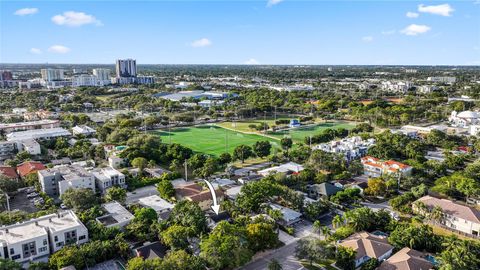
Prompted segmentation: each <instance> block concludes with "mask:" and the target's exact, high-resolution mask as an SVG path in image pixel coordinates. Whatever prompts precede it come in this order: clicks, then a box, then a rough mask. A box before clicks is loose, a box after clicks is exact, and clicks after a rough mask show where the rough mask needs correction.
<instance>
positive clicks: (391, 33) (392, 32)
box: [382, 29, 396, 36]
mask: <svg viewBox="0 0 480 270" xmlns="http://www.w3.org/2000/svg"><path fill="white" fill-rule="evenodd" d="M395 32H396V31H395V30H393V29H392V30H385V31H382V35H385V36H388V35H393V34H395Z"/></svg>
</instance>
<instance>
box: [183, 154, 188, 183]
mask: <svg viewBox="0 0 480 270" xmlns="http://www.w3.org/2000/svg"><path fill="white" fill-rule="evenodd" d="M183 166H184V167H185V181H186V182H187V181H188V164H187V159H185V161H184V162H183Z"/></svg>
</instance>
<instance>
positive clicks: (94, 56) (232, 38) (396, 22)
mask: <svg viewBox="0 0 480 270" xmlns="http://www.w3.org/2000/svg"><path fill="white" fill-rule="evenodd" d="M0 5H1V6H2V9H1V13H0V14H1V17H2V19H1V25H2V31H1V32H2V40H3V42H2V46H1V48H0V62H1V63H46V62H48V63H73V64H97V63H98V64H111V63H112V62H113V61H114V60H115V59H119V58H134V59H137V61H138V62H139V63H141V64H233V65H237V64H266V65H270V64H271V65H479V64H480V41H479V38H478V37H479V35H480V25H479V24H476V23H475V22H476V21H479V20H480V5H479V4H478V1H448V2H443V1H403V2H400V1H384V2H378V1H372V2H370V1H340V2H330V1H319V2H310V1H288V0H285V1H279V0H270V1H237V2H229V3H226V2H216V1H214V2H189V1H186V2H163V1H154V2H141V3H140V4H139V3H137V2H135V3H130V2H116V3H113V2H111V1H99V2H68V3H66V2H45V1H38V2H29V1H25V2H2V3H1V4H0ZM10 26H15V27H10ZM85 37H89V38H85Z"/></svg>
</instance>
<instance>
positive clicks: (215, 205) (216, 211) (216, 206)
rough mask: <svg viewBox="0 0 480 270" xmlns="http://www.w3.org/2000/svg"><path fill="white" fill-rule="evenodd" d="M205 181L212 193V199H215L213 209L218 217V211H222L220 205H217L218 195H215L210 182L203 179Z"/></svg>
mask: <svg viewBox="0 0 480 270" xmlns="http://www.w3.org/2000/svg"><path fill="white" fill-rule="evenodd" d="M203 181H205V183H207V186H208V188H209V189H210V193H212V198H213V205H212V209H213V212H215V214H216V215H218V211H219V210H220V205H219V204H217V203H218V202H217V195H216V194H215V189H214V188H213V186H212V184H211V183H210V182H208V181H207V180H205V179H203Z"/></svg>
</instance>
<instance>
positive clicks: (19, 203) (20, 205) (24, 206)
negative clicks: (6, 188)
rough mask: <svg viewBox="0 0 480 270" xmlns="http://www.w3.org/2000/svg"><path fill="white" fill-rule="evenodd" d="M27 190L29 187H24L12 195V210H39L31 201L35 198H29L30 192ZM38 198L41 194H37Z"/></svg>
mask: <svg viewBox="0 0 480 270" xmlns="http://www.w3.org/2000/svg"><path fill="white" fill-rule="evenodd" d="M27 190H28V189H22V190H20V191H18V192H17V193H16V194H15V195H11V196H10V210H12V211H13V210H20V211H25V212H27V213H34V212H37V211H38V209H37V207H35V204H34V203H33V202H32V201H31V199H33V198H27V196H28V193H29V192H27ZM29 191H31V190H29ZM29 197H30V196H29ZM36 198H39V196H36Z"/></svg>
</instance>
